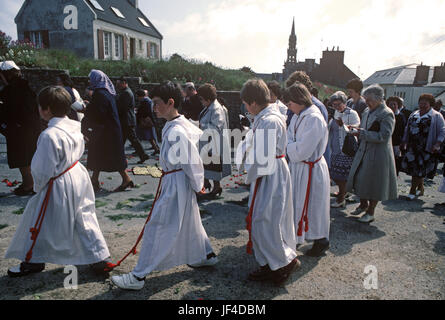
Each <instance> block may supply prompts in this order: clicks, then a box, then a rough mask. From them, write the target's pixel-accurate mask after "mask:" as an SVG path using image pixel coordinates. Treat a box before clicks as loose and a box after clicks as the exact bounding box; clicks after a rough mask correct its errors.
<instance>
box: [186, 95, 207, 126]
mask: <svg viewBox="0 0 445 320" xmlns="http://www.w3.org/2000/svg"><path fill="white" fill-rule="evenodd" d="M202 110H204V106H203V105H202V103H201V101H200V100H199V97H198V95H197V94H195V95H194V96H191V97H190V98H186V99H185V100H184V102H183V103H182V112H183V114H184V117H186V118H187V119H192V120H194V121H198V120H199V114H200V113H201V111H202Z"/></svg>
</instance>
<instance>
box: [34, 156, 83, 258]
mask: <svg viewBox="0 0 445 320" xmlns="http://www.w3.org/2000/svg"><path fill="white" fill-rule="evenodd" d="M78 162H79V161H76V162H75V163H74V164H73V165H72V166H71V167H69V168H68V169H66V170H65V171H63V172H62V173H61V174H59V175H58V176H57V177H54V178H51V179H49V182H48V189H47V190H46V195H45V198H44V199H43V203H42V206H41V207H40V212H39V215H38V217H37V221H36V223H35V225H34V227H33V228H31V229H29V232H31V240H32V245H31V248H30V249H29V251H28V253H27V254H26V258H25V262H29V261H30V260H31V258H32V250H33V249H34V246H35V244H36V241H37V237H38V236H39V233H40V229H42V223H43V219H44V218H45V213H46V209H47V208H48V203H49V197H50V196H51V191H52V189H53V184H54V181H55V180H56V179H58V178H60V177H61V176H63V175H64V174H65V173H67V172H68V171H70V170H71V169H72V168H74V166H75V165H76V164H77V163H78Z"/></svg>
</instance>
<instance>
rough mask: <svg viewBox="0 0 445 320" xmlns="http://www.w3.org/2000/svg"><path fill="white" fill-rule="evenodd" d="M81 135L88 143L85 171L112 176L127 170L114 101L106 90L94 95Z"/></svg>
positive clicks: (86, 112) (86, 113) (83, 121)
mask: <svg viewBox="0 0 445 320" xmlns="http://www.w3.org/2000/svg"><path fill="white" fill-rule="evenodd" d="M82 133H83V134H84V135H85V136H86V137H87V138H88V139H89V142H88V163H87V167H88V169H90V170H98V171H105V172H116V171H122V170H125V169H126V168H127V161H126V158H125V152H124V143H123V140H122V128H121V125H120V121H119V115H118V112H117V107H116V100H115V97H114V96H113V95H111V94H110V93H109V92H108V91H107V90H105V89H96V90H95V91H94V93H93V99H92V101H91V103H90V104H89V105H88V106H87V109H86V111H85V117H84V118H83V120H82Z"/></svg>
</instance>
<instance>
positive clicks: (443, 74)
mask: <svg viewBox="0 0 445 320" xmlns="http://www.w3.org/2000/svg"><path fill="white" fill-rule="evenodd" d="M431 82H445V63H441V64H440V67H434V73H433V80H432V81H431Z"/></svg>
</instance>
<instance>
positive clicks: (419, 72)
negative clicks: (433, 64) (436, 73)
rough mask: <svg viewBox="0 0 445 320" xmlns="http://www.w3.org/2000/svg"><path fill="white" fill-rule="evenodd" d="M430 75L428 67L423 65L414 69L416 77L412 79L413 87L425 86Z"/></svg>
mask: <svg viewBox="0 0 445 320" xmlns="http://www.w3.org/2000/svg"><path fill="white" fill-rule="evenodd" d="M429 75H430V66H424V65H423V63H421V64H420V66H417V68H416V77H415V78H414V85H419V86H425V85H427V84H428V77H429Z"/></svg>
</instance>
